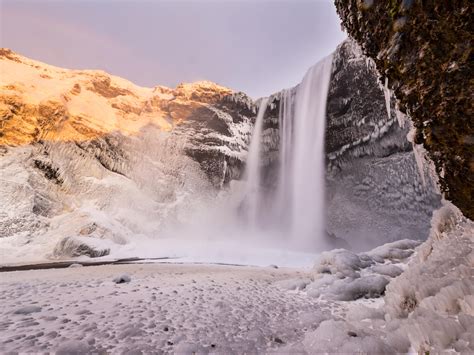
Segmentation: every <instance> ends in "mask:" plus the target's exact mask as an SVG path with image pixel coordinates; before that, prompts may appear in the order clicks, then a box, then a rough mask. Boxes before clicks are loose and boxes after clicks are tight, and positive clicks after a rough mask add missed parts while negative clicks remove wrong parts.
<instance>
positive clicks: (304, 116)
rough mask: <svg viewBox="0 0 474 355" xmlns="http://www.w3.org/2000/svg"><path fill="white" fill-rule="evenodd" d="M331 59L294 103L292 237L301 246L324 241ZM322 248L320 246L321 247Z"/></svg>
mask: <svg viewBox="0 0 474 355" xmlns="http://www.w3.org/2000/svg"><path fill="white" fill-rule="evenodd" d="M331 64H332V56H328V57H326V58H324V59H323V60H322V61H320V62H319V63H317V64H316V65H315V66H313V67H312V68H310V69H309V71H308V72H307V73H306V75H305V77H304V78H303V81H302V82H301V84H300V85H299V87H298V89H297V93H296V100H295V114H294V130H293V132H294V134H293V141H294V142H293V143H292V147H291V152H290V155H291V160H292V166H291V180H290V183H289V184H287V186H284V189H289V190H290V191H291V198H292V199H291V206H290V208H291V217H292V220H291V236H292V239H293V240H294V241H295V242H296V243H297V245H298V246H300V247H310V246H313V245H315V244H318V242H322V237H323V233H324V228H325V226H324V198H325V195H324V185H325V183H324V170H325V162H324V130H325V127H326V101H327V95H328V89H329V80H330V77H331ZM319 246H321V244H319Z"/></svg>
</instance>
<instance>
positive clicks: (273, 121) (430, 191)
mask: <svg viewBox="0 0 474 355" xmlns="http://www.w3.org/2000/svg"><path fill="white" fill-rule="evenodd" d="M290 90H291V91H292V93H293V95H295V94H296V90H297V87H295V88H292V89H290ZM280 100H281V93H277V94H275V95H273V96H272V97H271V98H270V106H269V109H268V110H267V114H266V116H265V126H264V127H265V130H264V141H265V142H266V144H265V151H266V157H267V168H266V169H265V171H266V179H267V184H269V185H271V184H272V183H274V182H275V172H276V171H278V169H277V165H278V139H279V132H278V114H279V106H280ZM409 130H410V124H409V122H408V120H407V119H406V117H405V116H404V115H403V114H402V113H401V112H399V111H398V110H397V109H396V107H395V100H393V99H392V98H391V95H390V92H389V91H388V90H385V88H384V87H383V86H382V85H379V83H378V74H377V71H376V69H375V67H374V65H373V63H372V62H371V61H370V60H369V59H368V58H367V57H366V56H365V55H364V54H363V53H362V51H361V49H360V47H359V46H358V45H357V44H356V43H355V42H354V41H353V40H350V39H349V40H346V41H344V42H343V43H342V44H341V45H340V46H339V47H338V48H337V49H336V51H335V52H334V56H333V64H332V74H331V81H330V85H329V92H328V101H327V121H326V133H325V134H326V139H325V146H326V163H327V173H326V181H327V183H326V194H327V196H326V199H327V202H326V203H327V205H326V208H327V219H326V223H327V230H328V232H329V233H331V234H334V235H335V236H336V237H338V238H343V239H345V240H346V241H347V242H348V243H349V244H350V245H351V246H352V247H353V248H362V249H363V248H368V247H372V246H374V245H378V244H380V243H384V242H388V241H393V240H397V239H400V238H403V237H410V238H416V239H424V238H427V236H428V231H429V227H430V220H431V215H432V212H433V210H435V209H436V208H438V207H439V206H440V196H439V194H438V192H437V188H436V184H435V182H434V181H433V180H432V179H431V177H430V175H429V172H428V171H426V170H427V169H426V166H422V165H421V164H420V165H418V164H417V161H416V159H415V154H414V149H413V146H412V144H411V143H410V142H409V141H408V139H407V134H408V133H409ZM295 139H298V137H295Z"/></svg>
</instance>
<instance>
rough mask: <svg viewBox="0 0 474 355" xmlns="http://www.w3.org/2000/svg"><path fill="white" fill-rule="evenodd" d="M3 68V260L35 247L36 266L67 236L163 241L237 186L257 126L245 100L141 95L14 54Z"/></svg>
mask: <svg viewBox="0 0 474 355" xmlns="http://www.w3.org/2000/svg"><path fill="white" fill-rule="evenodd" d="M0 69H1V75H0V171H1V184H0V244H1V243H5V244H1V245H0V248H1V249H2V252H3V251H6V252H5V255H2V260H3V261H5V260H6V259H7V258H8V256H9V255H10V254H11V255H14V254H16V255H18V250H21V248H19V247H27V246H28V245H30V242H32V241H34V243H32V245H34V246H33V247H32V248H33V249H34V251H33V252H27V251H26V250H27V249H25V251H24V254H25V255H27V256H28V257H31V258H34V257H35V255H36V254H38V255H36V256H37V257H43V256H44V250H49V251H52V250H53V248H54V245H55V244H56V243H59V239H58V238H62V237H78V238H87V237H93V238H94V239H101V240H113V241H114V242H117V243H125V242H126V241H127V240H128V239H129V237H130V239H131V238H133V237H135V236H138V237H139V236H140V235H147V236H153V235H159V234H160V233H161V232H162V231H163V230H164V229H165V228H166V225H168V224H173V223H179V222H180V221H182V220H186V218H187V212H188V211H191V210H193V209H199V207H200V204H201V203H203V204H204V203H206V201H207V199H210V198H214V197H215V195H216V194H217V193H218V191H219V190H220V189H221V188H222V186H223V185H225V184H227V183H228V182H229V181H230V180H231V179H236V178H239V177H240V172H241V170H242V168H241V167H242V165H243V161H244V159H245V156H246V150H247V145H248V141H249V139H250V134H251V127H252V119H253V116H254V115H255V108H254V104H253V102H252V100H251V99H250V98H249V97H247V96H246V95H245V94H242V93H234V92H232V91H231V90H230V89H228V88H224V87H222V86H219V85H216V84H213V83H210V82H197V83H192V84H181V85H179V86H178V87H176V88H175V89H171V88H166V87H160V86H157V87H154V88H142V87H138V86H136V85H134V84H132V83H130V82H128V81H126V80H124V79H121V78H118V77H114V76H111V75H109V74H107V73H105V72H100V71H75V70H67V69H62V68H57V67H53V66H49V65H47V64H44V63H40V62H37V61H33V60H30V59H28V58H25V57H22V56H20V55H18V54H15V53H13V52H11V51H9V50H2V51H1V52H0ZM6 237H14V238H6ZM7 239H9V240H10V239H11V241H7ZM88 240H92V239H88ZM58 245H59V244H58ZM9 248H12V249H11V251H12V253H9V250H10V249H9ZM13 252H14V253H13ZM22 261H26V259H25V260H22Z"/></svg>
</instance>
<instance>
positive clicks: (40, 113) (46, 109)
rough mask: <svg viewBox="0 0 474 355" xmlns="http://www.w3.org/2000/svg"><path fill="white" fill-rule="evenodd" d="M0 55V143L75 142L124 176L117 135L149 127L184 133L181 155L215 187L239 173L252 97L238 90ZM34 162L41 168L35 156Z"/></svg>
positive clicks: (134, 133)
mask: <svg viewBox="0 0 474 355" xmlns="http://www.w3.org/2000/svg"><path fill="white" fill-rule="evenodd" d="M0 60H1V63H2V78H1V82H0V85H1V94H0V117H1V121H0V146H10V147H12V146H19V145H28V144H38V143H40V144H41V143H42V142H74V143H75V144H76V145H77V146H78V147H80V148H81V149H83V150H84V151H85V152H87V153H89V154H92V155H93V156H95V158H96V159H97V160H98V161H99V162H100V163H101V164H102V165H103V166H104V167H105V168H106V169H108V170H111V171H112V172H115V173H119V174H126V173H127V171H126V165H127V157H126V156H125V155H124V154H125V152H124V151H123V150H121V149H120V139H118V138H117V137H118V136H120V135H122V136H125V137H132V136H135V137H137V136H141V135H142V132H143V131H144V130H147V129H148V128H149V127H150V126H152V127H155V128H158V129H159V130H161V131H164V132H172V133H173V134H178V135H182V136H184V137H185V138H187V139H186V142H185V147H184V150H185V152H186V153H187V154H188V155H189V156H190V157H191V158H193V159H194V160H196V161H197V162H198V163H199V164H200V165H201V167H202V168H203V170H204V171H205V172H206V174H207V176H208V177H209V179H210V180H211V182H212V183H213V184H214V185H215V186H216V187H220V186H221V184H223V183H228V182H229V181H230V180H231V179H233V178H238V177H239V175H238V174H239V171H240V170H241V166H242V161H243V159H244V158H245V152H246V146H247V144H248V140H249V135H250V126H251V118H252V116H254V115H255V107H254V103H253V101H252V100H251V99H250V98H249V97H247V96H246V95H245V94H243V93H234V92H233V91H232V90H230V89H228V88H225V87H222V86H219V85H217V84H214V83H211V82H206V81H201V82H196V83H192V84H180V85H178V86H177V87H176V88H175V89H170V88H166V87H162V86H157V87H154V88H143V87H138V86H136V85H134V84H133V83H131V82H128V81H126V80H124V79H122V78H118V77H115V76H111V75H109V74H107V73H105V72H101V71H87V70H86V71H75V70H68V69H62V68H57V67H53V66H50V65H47V64H44V63H40V62H37V61H33V60H30V59H28V58H25V57H22V56H20V55H18V54H16V53H14V52H12V51H10V50H8V49H2V50H1V51H0ZM39 88H40V89H39ZM36 166H37V167H38V169H43V170H45V169H47V168H48V167H47V164H46V163H44V162H42V161H40V160H38V161H37V162H36ZM47 174H48V175H51V176H52V174H53V173H52V170H49V172H47ZM53 175H54V174H53Z"/></svg>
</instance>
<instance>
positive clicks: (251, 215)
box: [244, 98, 268, 228]
mask: <svg viewBox="0 0 474 355" xmlns="http://www.w3.org/2000/svg"><path fill="white" fill-rule="evenodd" d="M267 103H268V98H263V99H262V101H261V102H260V108H259V110H258V114H257V118H256V120H255V126H254V129H253V133H252V139H251V143H250V147H249V152H248V156H247V168H246V170H245V175H246V180H247V183H246V188H245V191H244V193H245V201H246V207H247V216H248V223H249V226H250V227H251V228H255V227H256V226H257V224H258V219H259V215H258V213H259V207H260V201H261V198H260V196H261V194H260V180H261V171H260V170H261V145H262V131H263V117H264V115H265V111H266V109H267Z"/></svg>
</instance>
